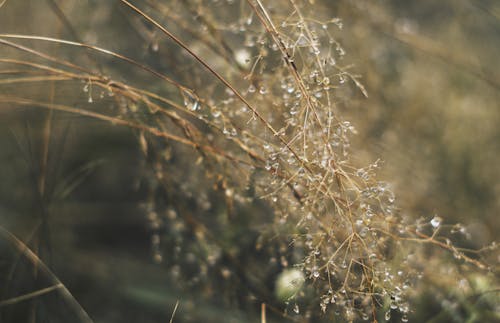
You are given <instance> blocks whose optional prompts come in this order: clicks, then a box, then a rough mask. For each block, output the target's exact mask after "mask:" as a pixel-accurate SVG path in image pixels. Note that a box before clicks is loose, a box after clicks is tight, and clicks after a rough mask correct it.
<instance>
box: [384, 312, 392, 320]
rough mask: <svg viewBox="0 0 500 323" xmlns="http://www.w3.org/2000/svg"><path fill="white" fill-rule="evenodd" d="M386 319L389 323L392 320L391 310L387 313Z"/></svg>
mask: <svg viewBox="0 0 500 323" xmlns="http://www.w3.org/2000/svg"><path fill="white" fill-rule="evenodd" d="M384 318H385V320H386V321H389V320H390V319H391V310H388V311H387V312H385V316H384Z"/></svg>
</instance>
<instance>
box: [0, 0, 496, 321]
mask: <svg viewBox="0 0 500 323" xmlns="http://www.w3.org/2000/svg"><path fill="white" fill-rule="evenodd" d="M49 2H50V1H49ZM52 3H53V4H54V5H55V8H57V10H55V12H56V13H58V14H59V17H60V19H62V21H63V22H64V23H65V25H64V24H63V25H64V26H65V27H66V30H67V31H68V32H67V34H68V35H69V36H68V37H52V36H42V35H43V34H42V33H41V34H40V35H33V34H17V33H16V34H14V33H5V32H4V33H2V34H0V45H1V46H2V51H3V52H5V53H7V54H5V55H2V57H1V58H0V64H1V67H2V71H1V73H2V77H1V79H0V86H1V87H2V92H1V94H0V105H1V106H2V107H4V109H5V107H9V108H11V107H22V108H30V109H31V108H42V109H45V110H47V111H50V113H51V114H52V113H69V114H75V115H80V116H83V117H89V118H94V119H99V120H102V121H106V122H109V123H110V124H112V125H117V126H124V127H127V128H129V129H131V130H133V131H134V133H135V134H136V136H137V139H138V142H139V144H140V147H141V149H142V152H143V154H144V157H145V158H144V169H145V171H144V174H145V177H146V178H147V183H148V184H147V185H146V186H147V191H148V197H147V199H145V201H144V203H143V210H144V213H145V214H146V215H147V219H148V221H149V225H150V226H151V232H152V245H153V246H152V248H153V258H154V259H155V260H156V261H157V262H159V263H160V262H162V260H163V258H164V257H165V255H164V253H163V251H162V241H163V240H164V239H167V240H168V239H172V241H175V243H174V244H178V245H182V246H183V247H182V248H183V249H184V250H183V251H178V250H177V251H176V252H178V253H183V252H185V250H197V252H194V253H193V252H192V253H191V254H194V255H196V260H193V261H194V262H196V263H197V266H198V268H197V271H196V275H193V276H196V277H198V278H197V279H198V280H200V278H199V277H205V278H203V279H204V280H205V281H204V282H203V283H200V282H198V281H197V284H200V285H204V286H205V290H206V291H208V290H209V289H210V288H208V287H206V286H212V285H215V282H211V281H210V279H208V278H206V277H207V276H209V275H210V274H209V273H210V272H211V271H212V270H213V268H214V267H215V266H217V264H220V261H221V259H225V260H224V263H225V267H224V268H222V269H221V273H222V274H221V275H222V277H226V278H227V277H230V276H231V275H236V276H238V277H239V278H238V281H239V283H240V284H243V285H245V284H247V285H253V286H250V287H248V288H249V289H250V290H251V294H252V295H253V297H255V298H256V299H257V301H258V302H262V303H268V304H271V306H275V307H278V308H279V307H280V306H281V303H280V302H279V300H276V299H275V297H274V296H273V295H272V293H269V290H272V289H273V287H271V288H269V286H265V285H266V284H264V283H262V282H261V285H264V286H261V285H259V284H258V283H256V284H254V283H252V281H251V279H250V278H249V276H248V275H247V273H246V272H245V268H241V266H239V264H238V262H239V261H240V257H241V256H242V253H243V252H244V251H241V250H239V251H234V248H235V247H233V246H232V245H231V244H235V243H236V242H235V241H237V239H238V234H241V237H244V236H245V234H244V233H242V232H244V230H245V227H247V228H249V229H251V230H254V231H257V232H259V236H258V238H256V237H253V238H249V241H247V242H245V244H246V245H247V247H248V248H251V249H252V250H254V251H255V250H256V252H263V253H264V254H266V255H267V256H269V257H270V258H272V259H273V261H275V262H276V263H278V264H279V265H277V267H276V268H278V269H279V270H275V272H274V273H266V271H265V269H262V273H260V274H256V276H257V277H258V278H259V279H261V280H262V279H266V278H265V277H262V276H264V274H265V275H274V276H276V274H277V273H278V271H282V270H284V269H285V268H290V267H293V268H298V269H300V270H301V272H302V275H303V277H304V278H305V282H306V286H305V287H303V288H302V289H301V288H297V290H295V291H294V292H292V293H291V294H290V295H289V296H287V298H288V299H286V300H285V301H286V302H287V304H289V305H288V307H289V309H290V310H293V311H295V312H296V313H305V314H304V317H305V318H307V317H317V316H323V315H325V317H330V318H333V317H336V315H341V317H342V318H343V319H345V320H348V321H354V320H372V321H377V319H380V318H382V317H384V318H385V319H386V320H389V319H390V315H391V311H396V312H398V314H397V315H398V317H400V318H401V320H402V321H407V320H408V315H410V312H411V311H412V308H411V306H410V303H409V298H410V297H411V296H412V295H413V294H412V293H413V290H414V286H415V284H416V282H417V281H418V279H419V277H420V276H421V275H422V273H423V272H424V271H425V270H427V268H425V266H426V264H425V262H426V253H427V252H428V251H427V248H426V247H425V246H426V245H432V246H434V247H436V248H441V249H445V250H447V251H449V252H450V253H451V254H452V255H453V257H454V258H456V261H458V262H460V263H462V264H467V265H470V266H472V267H475V268H477V270H479V271H487V270H491V268H490V267H489V265H488V264H486V263H485V262H484V261H483V260H482V258H481V255H482V254H483V253H485V252H489V251H491V250H492V249H493V248H494V247H491V248H489V247H488V248H484V249H482V250H478V251H473V250H468V249H464V248H459V247H458V246H456V245H455V244H454V243H453V242H452V240H451V239H450V236H453V234H458V235H460V234H462V235H463V236H464V237H465V236H466V235H467V232H466V230H465V228H464V227H463V226H461V225H459V224H457V225H449V224H446V223H443V219H442V218H440V217H439V216H427V217H424V218H421V219H418V220H415V219H414V217H411V216H404V215H403V213H402V212H401V211H400V210H399V209H398V207H397V206H396V202H395V200H396V198H395V194H394V192H393V191H392V190H391V185H390V184H388V183H387V182H384V181H380V180H379V179H378V178H377V175H376V173H377V171H378V169H379V168H380V161H378V160H377V161H375V162H373V163H372V164H369V165H357V164H356V162H355V158H354V157H353V156H355V155H356V150H355V149H353V147H351V142H350V139H351V136H352V135H353V134H356V133H357V131H356V129H355V127H354V125H353V124H351V123H350V122H349V121H347V120H345V119H344V118H343V115H342V110H343V109H344V108H345V107H346V106H348V105H349V100H351V99H352V98H353V97H357V98H359V97H362V96H364V97H367V96H368V95H369V93H367V91H366V90H365V88H364V87H363V82H362V80H361V77H360V76H359V75H357V74H356V73H355V72H354V70H355V68H353V67H352V66H351V65H349V64H348V63H347V60H348V59H347V58H345V56H346V55H345V50H344V49H343V47H342V44H341V43H340V41H339V40H338V39H339V38H340V36H339V35H341V34H342V33H343V29H342V28H343V24H342V20H341V19H340V18H336V17H334V18H332V17H330V16H328V15H326V14H323V12H328V11H327V10H326V9H325V7H323V6H326V5H328V2H327V1H325V2H322V1H317V3H316V4H314V3H315V1H300V0H286V1H285V0H283V1H281V0H277V1H262V0H248V1H244V0H242V1H234V0H218V1H217V0H216V1H168V2H165V1H159V0H142V1H127V0H120V1H116V3H115V4H113V5H110V4H98V3H95V4H94V5H93V6H94V7H93V8H92V11H95V12H96V14H95V17H94V20H95V24H96V25H97V30H99V28H104V27H102V26H103V25H104V24H106V23H107V22H106V20H105V19H102V20H99V18H98V16H99V14H100V12H101V11H102V12H104V13H103V15H105V13H106V12H107V13H108V14H110V15H111V13H113V12H115V11H116V12H119V14H120V21H119V22H117V25H119V24H125V23H126V24H128V25H129V26H128V27H127V28H130V29H131V30H133V31H134V32H135V34H131V35H126V34H123V33H121V32H120V30H113V31H110V32H111V33H117V34H103V35H102V36H101V37H102V38H103V39H107V40H106V41H104V42H100V43H101V44H105V45H94V44H95V42H94V41H92V35H91V34H89V35H78V33H77V32H76V31H74V30H73V28H74V27H71V26H73V25H74V26H79V25H81V24H84V23H85V22H84V21H80V19H83V18H82V17H80V18H75V20H74V21H73V20H72V19H67V20H65V19H64V17H66V18H67V17H68V16H69V15H68V16H66V14H65V11H68V12H75V11H77V10H83V4H81V3H72V4H71V5H67V7H66V6H63V5H62V4H61V5H60V6H58V5H57V3H56V2H55V1H53V2H52ZM7 4H9V3H8V2H7ZM172 8H175V10H173V9H172ZM63 9H64V10H63ZM106 17H107V18H106V19H110V20H113V21H114V20H115V19H116V20H118V18H113V17H111V16H106ZM89 19H90V18H89ZM116 36H119V37H121V38H120V39H116V38H115V37H116ZM66 39H72V40H66ZM115 40H116V42H114V41H115ZM61 49H64V51H67V53H68V55H65V54H60V51H61ZM115 49H116V50H115ZM122 52H124V53H127V54H122ZM141 56H142V57H143V58H141ZM352 60H354V61H355V60H356V58H353V59H352ZM19 88H24V89H25V91H20V90H19ZM38 89H42V92H44V91H45V92H44V93H48V92H46V91H52V92H51V94H50V95H48V96H47V95H45V98H46V99H42V98H43V97H44V95H40V93H39V90H38ZM75 97H77V98H78V99H76V100H75ZM182 166H183V167H182ZM181 197H182V198H181ZM181 199H182V200H184V201H186V202H180V201H179V200H181ZM218 204H222V205H224V207H223V209H224V212H223V213H224V214H223V215H220V214H219V215H217V214H216V215H214V216H212V218H208V217H205V218H204V217H203V215H205V216H206V215H207V214H209V212H208V211H209V210H213V209H217V208H220V207H219V206H218ZM192 205H194V206H192ZM255 205H261V206H260V209H258V208H255ZM262 205H265V206H262ZM268 207H269V208H268ZM192 210H197V213H195V212H193V211H192ZM255 210H260V211H259V212H267V214H256V213H255ZM263 210H264V211H263ZM165 228H167V229H165ZM165 230H166V231H168V233H169V236H167V237H164V236H163V235H162V232H165ZM231 231H234V232H231ZM186 232H189V233H190V235H192V236H193V237H194V239H193V240H192V241H191V242H189V243H185V242H183V241H184V240H183V239H187V238H186V235H187V234H186ZM452 233H453V234H452ZM228 236H230V237H228ZM252 239H253V240H252ZM178 257H179V259H184V258H182V257H183V256H182V254H179V255H178ZM183 264H185V266H186V268H189V266H190V265H189V264H187V262H186V261H184V260H179V264H176V265H172V270H173V271H175V270H177V272H178V273H177V275H179V276H183V275H188V274H187V272H188V271H189V269H186V268H184V267H182V266H183ZM252 270H254V271H256V272H257V273H258V272H259V268H253V269H252ZM179 271H180V273H179ZM299 278H300V276H299ZM203 279H202V280H203ZM296 279H297V276H296ZM211 288H213V286H212V287H211ZM266 288H267V289H266ZM311 299H313V300H314V301H310V300H311ZM180 306H181V308H182V303H181V305H180ZM302 307H304V308H305V310H303V309H302ZM289 314H291V315H294V314H292V313H289Z"/></svg>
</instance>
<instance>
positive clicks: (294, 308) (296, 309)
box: [293, 303, 300, 314]
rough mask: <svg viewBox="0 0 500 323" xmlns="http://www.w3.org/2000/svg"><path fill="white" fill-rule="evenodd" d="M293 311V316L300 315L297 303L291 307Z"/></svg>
mask: <svg viewBox="0 0 500 323" xmlns="http://www.w3.org/2000/svg"><path fill="white" fill-rule="evenodd" d="M293 311H294V312H295V314H299V313H300V309H299V305H298V304H297V303H295V306H294V307H293Z"/></svg>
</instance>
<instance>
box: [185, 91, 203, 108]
mask: <svg viewBox="0 0 500 323" xmlns="http://www.w3.org/2000/svg"><path fill="white" fill-rule="evenodd" d="M182 96H183V97H184V106H185V107H186V108H188V109H189V110H191V111H196V110H198V109H199V108H200V102H198V98H197V97H196V95H195V94H194V93H192V92H191V91H189V90H184V91H183V92H182Z"/></svg>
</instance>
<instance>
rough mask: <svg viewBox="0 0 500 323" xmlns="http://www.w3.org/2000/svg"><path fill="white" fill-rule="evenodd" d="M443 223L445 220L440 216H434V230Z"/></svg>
mask: <svg viewBox="0 0 500 323" xmlns="http://www.w3.org/2000/svg"><path fill="white" fill-rule="evenodd" d="M441 222H443V219H442V218H441V217H439V216H437V215H436V216H434V217H433V218H432V220H431V225H432V226H433V227H434V228H437V227H439V226H440V225H441Z"/></svg>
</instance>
